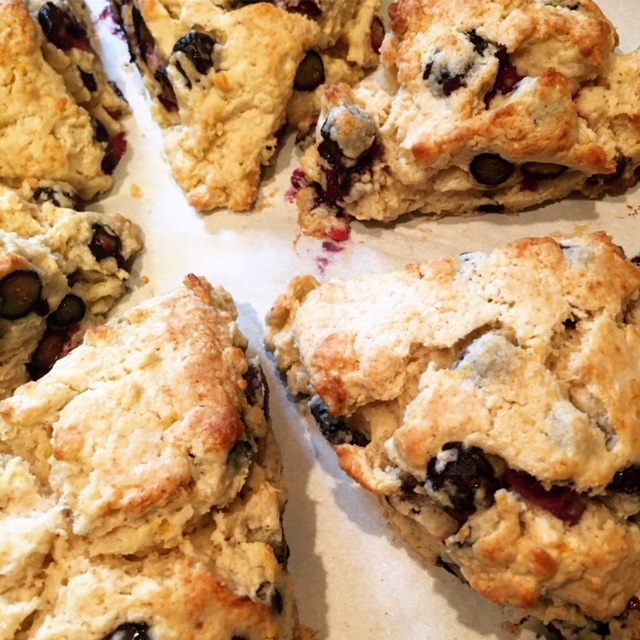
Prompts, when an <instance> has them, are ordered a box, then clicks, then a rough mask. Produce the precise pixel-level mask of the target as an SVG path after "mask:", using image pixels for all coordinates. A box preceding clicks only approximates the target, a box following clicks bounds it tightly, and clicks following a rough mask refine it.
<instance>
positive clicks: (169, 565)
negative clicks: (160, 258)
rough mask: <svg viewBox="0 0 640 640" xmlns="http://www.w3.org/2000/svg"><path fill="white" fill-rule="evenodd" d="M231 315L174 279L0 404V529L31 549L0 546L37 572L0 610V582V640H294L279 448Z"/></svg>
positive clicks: (209, 293) (19, 565)
mask: <svg viewBox="0 0 640 640" xmlns="http://www.w3.org/2000/svg"><path fill="white" fill-rule="evenodd" d="M236 316H237V312H236V309H235V306H234V304H233V301H232V299H231V297H230V296H229V294H228V293H227V292H226V291H224V290H223V289H221V288H213V287H212V286H211V285H209V283H208V282H207V281H206V280H204V279H202V278H197V277H196V276H193V275H189V276H187V278H186V279H185V281H184V286H183V287H181V288H179V289H177V290H175V291H173V292H171V293H169V294H167V295H165V296H163V297H160V298H156V299H153V300H150V301H147V302H145V303H142V304H140V305H138V306H137V307H134V308H132V309H131V310H129V311H127V312H126V313H124V314H122V315H121V316H119V317H118V318H114V319H112V320H110V321H109V322H107V323H106V324H104V325H102V326H100V327H95V328H93V329H90V330H89V331H88V332H87V333H86V334H85V338H84V342H83V344H82V345H80V346H79V347H77V348H76V349H75V350H74V351H73V352H72V353H71V354H69V355H68V356H67V357H66V358H64V359H62V360H60V361H59V362H58V363H57V364H56V365H55V366H54V368H53V369H52V371H51V372H50V373H48V374H47V375H46V376H44V377H43V378H42V379H40V380H39V381H37V382H32V383H30V384H27V385H24V386H23V387H21V388H20V389H19V390H18V391H17V392H16V393H15V394H14V395H13V396H12V397H11V398H9V399H7V400H4V401H3V402H2V403H0V451H2V453H3V456H4V457H2V458H0V462H1V461H6V462H5V464H6V465H8V464H9V463H11V464H13V465H14V466H16V468H18V469H19V470H20V471H21V473H22V475H23V476H25V477H27V478H28V479H29V483H30V484H29V485H28V486H27V482H26V480H25V481H24V484H25V488H24V490H23V493H24V494H26V495H27V497H28V499H22V498H21V496H20V495H19V494H17V493H16V495H15V496H14V495H11V494H9V493H8V489H7V490H6V491H5V489H6V486H5V485H7V483H6V482H4V478H3V476H2V473H0V488H1V490H2V492H1V493H0V500H3V501H5V502H9V504H10V505H13V506H12V510H8V511H6V512H5V511H4V510H3V513H2V521H0V524H4V525H5V526H6V528H7V531H11V532H12V531H13V530H14V529H12V526H13V527H14V528H15V526H16V524H17V518H18V517H20V516H21V514H22V513H25V514H26V515H27V516H29V517H32V518H34V519H36V518H37V517H40V518H41V519H42V521H43V526H42V527H41V528H39V529H38V530H37V533H38V538H37V539H36V538H35V533H34V534H33V537H34V541H33V543H32V544H31V547H33V550H29V549H23V547H25V546H26V541H25V542H24V543H23V544H22V545H19V544H18V542H19V541H15V540H12V537H11V535H10V534H8V535H7V537H8V538H9V539H8V540H6V541H5V542H4V544H7V545H8V546H11V545H13V547H15V550H14V551H12V553H11V561H12V563H13V564H14V565H16V571H18V570H19V571H20V572H21V574H20V575H26V574H27V573H29V572H30V574H33V575H34V576H37V578H38V579H37V581H33V582H32V583H31V582H30V583H28V584H27V585H22V587H21V589H22V591H18V592H16V593H13V592H12V594H11V601H8V600H7V601H6V602H5V601H3V600H2V595H3V594H4V592H5V591H7V590H8V589H9V587H10V586H11V585H7V589H5V585H4V583H3V582H1V581H0V608H2V610H1V613H2V615H1V616H0V617H1V618H2V619H3V621H4V620H5V618H6V615H5V614H7V615H8V613H12V615H13V616H14V618H13V619H14V620H15V622H14V626H13V629H15V628H18V627H19V626H20V625H22V626H21V627H20V631H19V632H18V633H17V634H15V635H14V631H13V630H9V631H7V632H6V633H5V631H4V628H2V627H0V638H2V640H5V638H6V639H7V640H9V639H14V638H15V640H27V639H29V640H31V639H38V640H44V639H45V638H50V639H51V640H53V639H54V638H55V639H58V638H68V639H69V640H74V639H76V638H77V639H78V640H80V639H82V640H84V639H87V638H88V639H96V640H103V639H106V638H109V639H111V640H113V639H115V638H117V639H120V638H133V637H135V638H136V639H138V640H145V639H147V638H149V639H153V640H168V639H171V640H178V639H181V638H190V637H196V636H197V637H202V638H207V639H209V638H210V639H212V640H213V639H215V640H229V639H230V638H244V639H245V640H276V639H283V640H284V639H291V640H293V639H295V638H298V637H299V635H298V633H299V630H298V625H297V617H296V610H295V605H294V601H293V597H292V592H291V586H290V583H289V578H288V575H287V573H286V568H285V564H286V557H287V547H286V542H285V540H284V536H283V532H282V525H281V518H282V510H283V507H284V502H285V499H286V491H285V488H284V486H283V483H282V477H281V461H280V455H279V450H278V447H277V444H276V442H275V440H274V438H273V435H272V433H271V431H270V427H269V425H268V422H267V417H266V414H265V409H266V407H265V405H264V402H265V399H266V389H265V387H264V383H263V379H262V376H261V373H260V371H259V365H257V363H255V362H253V361H250V360H248V358H247V356H246V353H245V351H246V347H247V342H246V339H245V338H244V336H243V335H242V334H241V333H240V331H239V330H238V327H237V325H236ZM176 380H179V381H180V384H179V385H178V386H176ZM0 471H2V467H1V466H0ZM5 475H6V473H5ZM14 503H15V504H14ZM32 512H35V513H34V515H33V516H30V515H29V514H31V513H32ZM45 523H47V526H46V527H45V526H44V524H45ZM26 524H28V522H27V523H26ZM26 524H25V526H26ZM45 556H46V559H47V561H46V562H43V558H44V557H45ZM7 562H8V560H7ZM16 575H18V574H17V573H16ZM18 577H19V576H18ZM18 577H16V578H15V580H17V579H18ZM2 579H3V580H4V579H5V573H4V572H3V575H2ZM15 580H14V582H15ZM20 616H21V617H20Z"/></svg>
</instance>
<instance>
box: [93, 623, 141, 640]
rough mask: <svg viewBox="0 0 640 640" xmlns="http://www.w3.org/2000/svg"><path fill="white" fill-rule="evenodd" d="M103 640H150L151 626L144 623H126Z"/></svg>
mask: <svg viewBox="0 0 640 640" xmlns="http://www.w3.org/2000/svg"><path fill="white" fill-rule="evenodd" d="M103 640H150V636H149V625H148V624H146V623H144V622H125V623H124V624H121V625H120V626H119V627H118V628H117V629H116V630H115V631H112V632H111V633H110V634H109V635H108V636H105V637H104V638H103Z"/></svg>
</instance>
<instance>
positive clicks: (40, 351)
mask: <svg viewBox="0 0 640 640" xmlns="http://www.w3.org/2000/svg"><path fill="white" fill-rule="evenodd" d="M68 339H69V334H68V332H67V330H65V329H53V328H47V329H46V330H45V332H44V335H43V336H42V338H41V339H40V342H39V343H38V346H37V347H36V349H35V351H34V352H33V353H32V354H31V360H30V361H29V363H28V364H27V372H28V373H29V375H30V376H31V379H32V380H38V379H40V378H42V376H43V375H45V373H47V372H48V371H50V369H51V367H53V365H54V364H55V363H56V361H57V360H59V359H60V357H61V356H62V354H63V353H64V351H65V349H66V345H67V340H68Z"/></svg>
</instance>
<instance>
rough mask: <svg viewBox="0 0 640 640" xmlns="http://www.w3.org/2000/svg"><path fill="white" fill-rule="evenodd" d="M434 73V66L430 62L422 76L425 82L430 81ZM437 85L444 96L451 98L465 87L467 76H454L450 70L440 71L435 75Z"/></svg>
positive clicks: (460, 74)
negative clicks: (455, 92)
mask: <svg viewBox="0 0 640 640" xmlns="http://www.w3.org/2000/svg"><path fill="white" fill-rule="evenodd" d="M433 73H434V64H433V62H430V63H429V64H427V65H426V66H425V69H424V72H423V74H422V78H423V80H429V79H430V78H431V77H432V75H433ZM433 80H434V82H435V85H436V86H438V87H439V88H440V91H442V94H443V95H444V96H445V97H447V96H450V95H451V94H452V93H453V92H454V91H457V90H458V89H460V88H461V87H464V86H465V74H464V73H457V74H453V73H451V71H449V69H440V71H439V72H438V73H437V75H435V78H434V79H433Z"/></svg>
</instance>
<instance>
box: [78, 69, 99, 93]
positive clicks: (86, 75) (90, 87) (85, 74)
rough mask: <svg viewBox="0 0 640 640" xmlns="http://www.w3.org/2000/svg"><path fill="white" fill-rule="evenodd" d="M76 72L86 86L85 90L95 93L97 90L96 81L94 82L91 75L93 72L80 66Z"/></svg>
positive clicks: (94, 78) (94, 79)
mask: <svg viewBox="0 0 640 640" xmlns="http://www.w3.org/2000/svg"><path fill="white" fill-rule="evenodd" d="M78 73H79V74H80V79H81V80H82V84H83V85H84V86H85V87H86V89H87V91H91V92H92V93H95V92H96V91H97V90H98V83H97V82H96V77H95V76H94V75H93V73H91V72H89V71H85V70H84V69H81V68H80V67H78Z"/></svg>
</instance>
